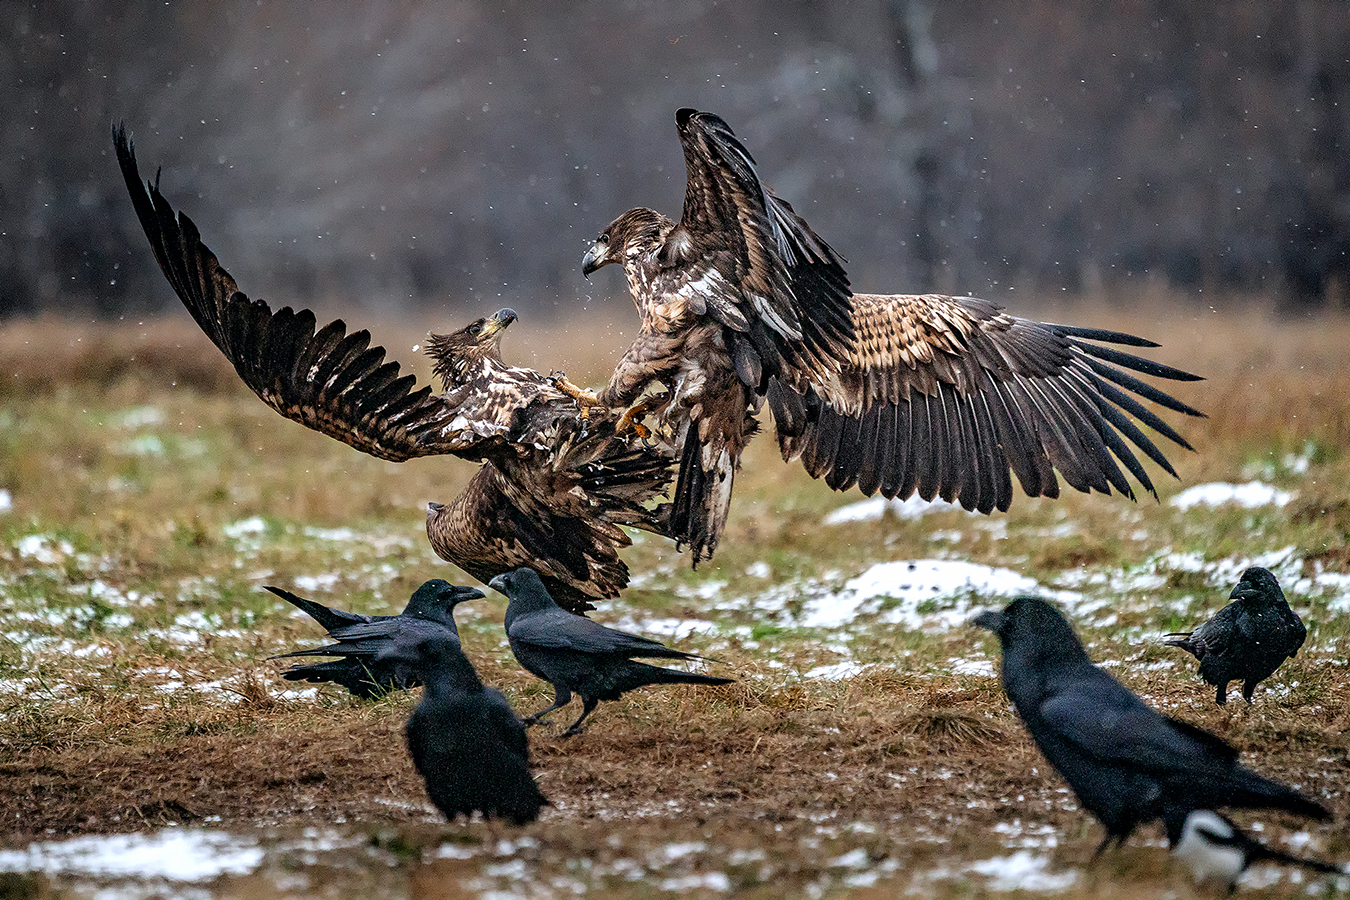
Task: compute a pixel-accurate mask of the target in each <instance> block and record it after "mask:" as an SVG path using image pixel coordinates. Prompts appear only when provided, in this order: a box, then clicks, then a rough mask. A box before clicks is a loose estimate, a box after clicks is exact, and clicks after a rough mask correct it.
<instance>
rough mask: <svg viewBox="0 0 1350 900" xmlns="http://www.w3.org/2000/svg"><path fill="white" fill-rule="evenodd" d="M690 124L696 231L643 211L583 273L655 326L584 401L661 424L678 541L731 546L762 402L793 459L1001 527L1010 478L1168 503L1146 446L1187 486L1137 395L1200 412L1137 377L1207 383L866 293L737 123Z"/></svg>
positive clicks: (1101, 335) (994, 309)
mask: <svg viewBox="0 0 1350 900" xmlns="http://www.w3.org/2000/svg"><path fill="white" fill-rule="evenodd" d="M675 121H676V125H677V127H678V130H679V135H680V143H681V145H682V146H683V148H684V159H685V164H686V168H687V170H688V182H687V187H686V190H685V197H684V212H683V215H682V217H681V219H680V221H679V222H673V221H671V220H670V219H669V218H667V217H666V216H664V215H662V214H660V213H658V212H655V211H653V210H650V209H642V208H639V209H633V210H629V211H628V212H626V213H624V214H623V215H621V216H619V217H618V218H617V219H615V220H614V221H613V222H612V223H610V225H609V226H608V227H607V228H606V229H605V230H604V231H603V232H602V233H601V235H600V237H599V238H598V239H597V240H596V242H595V243H594V245H593V246H592V247H591V248H590V249H589V250H587V252H586V255H585V257H584V259H583V261H582V273H583V274H585V275H589V274H590V273H592V272H594V271H595V270H597V269H599V268H600V267H601V266H605V265H609V264H610V263H615V264H618V265H622V266H623V269H624V273H625V275H626V276H627V281H628V288H629V291H630V293H631V294H632V297H633V302H634V304H635V305H636V306H637V309H638V313H639V315H640V316H641V320H642V321H641V328H640V330H639V332H638V336H637V338H636V339H635V340H634V341H633V344H632V346H631V347H629V348H628V351H627V352H626V353H625V354H624V356H623V358H622V359H621V360H620V362H619V364H618V366H617V367H616V369H615V371H614V374H613V376H612V377H611V378H610V381H609V384H608V385H607V386H606V387H605V388H604V389H603V390H602V391H601V392H600V393H599V394H598V395H589V394H586V393H585V392H583V393H582V396H581V398H580V399H581V401H582V402H586V403H592V402H594V403H598V404H600V405H603V406H605V407H615V408H622V407H628V409H627V410H626V411H625V412H624V414H623V416H622V418H621V419H620V425H621V426H622V425H627V424H628V423H629V422H631V421H636V420H637V419H638V418H640V417H641V416H642V415H643V414H646V413H653V414H656V415H657V422H658V423H659V425H660V426H661V427H659V428H658V431H660V432H664V434H665V435H667V436H668V438H669V439H670V440H671V441H672V442H673V443H674V445H675V451H674V452H675V453H677V454H678V455H679V456H680V470H679V475H678V480H677V483H676V488H675V495H674V498H673V503H672V510H671V518H670V522H669V529H670V534H671V536H672V537H674V538H675V539H676V540H678V541H681V542H683V543H686V544H688V545H689V546H690V548H691V549H692V551H693V558H694V562H695V564H697V562H698V561H699V560H700V559H702V558H706V557H708V556H711V555H712V553H713V551H714V550H715V549H716V547H717V542H718V538H719V536H720V534H721V532H722V528H723V526H724V525H725V523H726V516H727V511H728V508H729V506H730V503H731V487H732V482H733V479H734V476H735V472H736V469H737V468H738V466H739V461H740V456H741V452H742V450H744V448H745V446H746V443H747V441H749V439H750V437H751V436H752V435H753V434H754V433H755V431H756V427H757V422H756V420H755V414H756V413H757V412H758V411H759V409H760V408H761V407H762V405H763V404H764V403H765V402H766V401H767V403H768V406H769V409H770V412H771V414H772V416H773V420H774V424H775V426H776V429H777V434H778V443H779V449H780V450H781V452H782V455H783V459H784V460H785V461H791V460H792V459H794V458H800V459H801V461H802V463H803V465H804V466H805V468H806V470H807V471H808V472H809V473H811V475H812V476H813V477H816V478H821V477H823V478H825V480H826V483H827V484H829V486H830V487H831V488H833V489H835V490H847V489H849V488H851V487H853V486H854V485H857V486H858V487H859V488H860V489H861V490H862V492H863V493H864V494H867V495H869V496H870V495H872V494H874V493H876V492H878V491H880V492H881V494H882V495H883V496H885V497H888V498H889V497H908V496H910V495H911V494H914V493H918V495H919V496H921V497H923V498H924V499H926V500H931V499H933V498H934V497H941V498H943V499H944V500H947V501H955V502H959V503H960V504H961V505H962V506H963V507H964V508H965V509H968V510H979V511H980V512H983V513H988V512H990V511H992V510H994V509H998V510H1001V511H1002V510H1006V509H1007V508H1008V506H1009V504H1010V503H1011V502H1012V481H1011V478H1010V471H1011V474H1013V475H1016V476H1017V480H1018V481H1019V483H1020V484H1021V485H1022V489H1023V491H1025V492H1026V494H1027V495H1028V496H1032V497H1036V496H1046V497H1055V496H1058V494H1059V482H1058V480H1057V479H1056V476H1055V472H1056V470H1057V471H1058V472H1059V473H1060V475H1061V476H1062V477H1063V478H1064V480H1065V481H1066V482H1067V483H1068V484H1069V485H1070V486H1072V487H1074V488H1076V489H1077V490H1080V491H1084V492H1088V491H1092V490H1097V491H1101V492H1102V493H1107V494H1109V493H1111V491H1112V490H1113V489H1114V490H1115V491H1118V492H1119V493H1122V494H1124V495H1126V496H1128V497H1131V498H1133V497H1134V492H1133V490H1132V489H1131V487H1130V483H1129V480H1128V479H1127V478H1126V476H1125V474H1124V473H1123V472H1122V471H1121V465H1123V466H1124V467H1125V469H1127V470H1128V471H1129V472H1130V473H1131V474H1133V475H1134V477H1135V478H1136V479H1137V480H1138V481H1139V483H1140V484H1141V485H1142V486H1143V487H1144V489H1145V490H1147V491H1149V492H1150V493H1152V494H1154V496H1155V497H1156V496H1157V491H1156V490H1155V489H1154V487H1153V483H1152V481H1150V479H1149V476H1148V473H1147V472H1146V471H1145V470H1144V467H1143V465H1142V464H1141V463H1140V462H1139V460H1138V459H1137V458H1136V456H1135V452H1134V450H1133V449H1132V448H1131V447H1130V444H1133V445H1134V447H1135V448H1138V450H1140V451H1142V452H1143V454H1144V455H1145V456H1147V457H1148V458H1149V459H1151V460H1153V461H1154V462H1155V463H1157V464H1158V465H1159V466H1161V467H1162V468H1163V469H1164V470H1165V471H1166V472H1168V473H1169V474H1172V475H1173V476H1175V475H1176V472H1175V470H1174V469H1173V468H1172V466H1171V464H1170V463H1168V461H1167V458H1166V457H1165V456H1164V455H1163V453H1162V451H1160V450H1159V449H1158V448H1157V446H1156V445H1155V444H1154V443H1153V442H1152V440H1150V438H1149V437H1148V436H1147V435H1146V434H1145V433H1144V432H1143V431H1142V430H1140V428H1139V427H1138V425H1136V424H1135V423H1134V422H1133V421H1131V419H1130V417H1131V416H1132V417H1134V419H1136V420H1138V421H1139V422H1141V423H1143V424H1144V425H1147V426H1148V427H1150V428H1152V429H1153V430H1154V431H1156V432H1157V433H1159V434H1161V435H1163V436H1164V437H1166V438H1167V439H1169V440H1171V441H1173V442H1174V443H1176V444H1178V445H1180V446H1182V447H1185V448H1187V449H1191V447H1190V445H1189V444H1188V443H1187V442H1186V440H1185V439H1184V438H1182V437H1181V435H1179V434H1178V433H1177V432H1176V431H1175V430H1173V429H1172V428H1171V427H1170V426H1169V425H1168V424H1167V423H1166V422H1164V421H1163V420H1162V419H1161V418H1160V417H1159V416H1158V415H1157V414H1155V413H1154V412H1152V411H1150V410H1149V409H1148V408H1146V407H1145V406H1143V405H1142V404H1141V403H1140V402H1139V401H1138V400H1137V399H1136V396H1137V397H1142V398H1144V399H1147V400H1150V401H1153V402H1154V403H1157V404H1159V405H1161V406H1163V407H1166V408H1168V409H1171V410H1174V411H1176V412H1180V413H1185V414H1186V415H1192V416H1200V415H1202V413H1200V412H1198V411H1197V410H1195V409H1192V408H1191V407H1190V406H1188V405H1186V404H1185V403H1182V402H1180V401H1179V400H1176V399H1174V398H1173V397H1170V396H1168V395H1167V394H1166V393H1164V392H1163V391H1161V390H1159V389H1158V388H1156V387H1153V386H1152V385H1150V384H1147V383H1145V382H1143V381H1141V380H1140V379H1138V378H1136V377H1135V376H1134V375H1131V374H1130V372H1131V371H1133V372H1139V373H1143V374H1145V375H1151V376H1153V377H1155V378H1165V379H1171V380H1176V381H1194V380H1198V377H1197V376H1195V375H1191V374H1189V373H1186V372H1183V371H1180V370H1179V369H1174V368H1171V367H1169V366H1164V365H1160V364H1158V363H1155V362H1151V361H1149V360H1146V359H1142V358H1140V357H1138V356H1134V355H1132V354H1129V353H1125V352H1122V351H1120V350H1117V349H1114V348H1112V347H1110V346H1103V344H1117V345H1125V346H1130V347H1156V346H1157V344H1154V343H1153V342H1151V341H1147V340H1144V339H1142V338H1138V337H1134V336H1132V335H1128V334H1121V333H1118V332H1114V331H1104V330H1101V329H1095V328H1078V327H1073V326H1066V325H1049V324H1044V323H1041V322H1033V321H1030V320H1028V319H1022V318H1018V317H1016V316H1011V315H1008V314H1007V313H1005V312H1003V310H1002V309H1001V308H1000V307H998V306H997V305H995V304H993V303H990V302H988V301H985V300H978V299H975V298H973V297H947V296H940V295H936V294H927V295H921V296H911V295H879V294H854V293H852V291H851V290H850V288H849V282H848V278H847V276H846V274H845V271H844V265H843V261H842V260H841V258H840V257H839V256H838V254H836V253H835V252H834V250H832V249H831V248H830V246H829V245H828V244H826V243H825V242H824V241H823V240H821V239H820V238H819V237H817V236H816V234H815V233H814V232H812V230H811V229H810V227H809V226H808V225H807V224H806V222H805V221H803V220H802V219H801V217H800V216H798V215H797V214H796V213H795V212H793V209H792V207H791V206H790V205H789V204H788V203H786V202H785V201H783V200H780V199H779V198H778V197H776V196H774V195H773V193H771V192H770V191H769V190H768V189H766V188H765V187H764V186H763V185H762V184H761V183H760V181H759V177H758V175H757V174H756V172H755V163H754V160H753V159H752V158H751V156H750V154H749V152H748V151H747V150H746V149H745V147H744V146H742V144H741V143H740V141H739V140H737V138H736V136H735V135H734V134H733V133H732V131H731V129H730V128H729V127H728V126H727V124H726V122H724V121H723V120H722V119H720V118H719V117H717V116H715V115H713V114H711V113H704V112H697V111H695V110H692V109H681V110H680V111H679V112H677V113H676V114H675ZM1127 370H1129V371H1127ZM656 385H661V386H664V388H665V391H664V392H663V393H661V394H658V395H655V396H650V395H649V396H648V397H646V398H643V395H644V392H646V391H647V389H648V388H649V387H653V386H656ZM1132 395H1135V396H1132ZM1127 441H1128V443H1127Z"/></svg>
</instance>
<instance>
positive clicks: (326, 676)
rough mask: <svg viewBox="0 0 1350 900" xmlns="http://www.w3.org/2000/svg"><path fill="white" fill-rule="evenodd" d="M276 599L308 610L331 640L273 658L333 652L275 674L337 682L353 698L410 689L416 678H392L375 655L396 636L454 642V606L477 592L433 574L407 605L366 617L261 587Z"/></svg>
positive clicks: (478, 594) (456, 633)
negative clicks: (437, 635) (433, 636)
mask: <svg viewBox="0 0 1350 900" xmlns="http://www.w3.org/2000/svg"><path fill="white" fill-rule="evenodd" d="M267 589H268V590H269V591H271V592H272V593H274V594H276V595H277V596H278V597H280V598H281V599H283V600H285V601H286V602H288V603H291V604H293V605H295V606H297V607H299V608H300V609H301V610H303V611H305V612H306V613H308V614H309V615H310V616H311V617H312V618H313V619H314V620H315V621H317V622H318V623H319V624H320V625H322V626H323V627H324V629H325V630H326V631H327V632H328V636H329V637H331V638H333V639H334V640H335V641H337V643H336V644H327V645H325V646H323V647H315V648H313V649H306V650H295V651H293V652H291V653H283V654H281V655H280V656H274V657H272V658H273V659H287V658H290V657H293V656H334V657H337V658H336V659H331V660H327V661H325V662H320V663H310V664H309V665H303V666H291V667H290V668H289V669H287V670H286V671H285V672H282V673H281V677H282V678H285V679H286V680H287V681H309V682H315V683H321V682H325V681H331V682H333V683H334V684H340V685H342V686H343V687H345V688H346V689H347V690H349V691H351V692H352V693H353V694H355V695H356V696H358V697H362V698H366V699H369V698H371V697H378V696H380V695H381V694H385V693H388V692H389V691H391V690H403V689H406V688H410V687H416V686H417V685H418V684H420V682H418V681H416V680H413V681H407V680H405V679H403V678H399V677H397V676H396V674H395V672H394V670H393V668H392V667H391V666H389V665H387V664H385V663H382V662H380V661H379V659H378V658H377V657H378V656H379V653H380V651H381V650H385V649H387V648H388V647H389V646H390V645H391V644H393V642H394V640H395V639H396V638H397V637H398V636H399V635H401V634H404V633H407V632H413V633H417V634H433V633H444V634H445V635H446V636H447V637H448V638H449V640H451V641H453V642H454V644H455V646H457V647H458V646H459V631H458V630H457V629H456V628H455V618H454V610H455V607H456V606H458V605H459V604H460V603H463V602H464V601H465V600H477V599H478V598H480V597H482V596H483V592H482V591H480V590H478V589H477V588H470V587H459V586H457V585H453V584H450V583H449V582H448V581H443V580H441V579H439V578H433V579H432V580H430V581H428V582H426V583H425V584H423V585H422V586H421V587H419V588H418V589H417V590H415V591H413V595H412V597H410V598H409V599H408V605H407V606H406V607H405V608H404V610H403V612H401V613H399V614H398V615H397V616H367V615H362V614H361V613H351V612H344V611H342V610H340V609H332V608H330V607H327V606H324V605H323V604H321V603H315V602H314V601H313V600H306V599H305V598H303V597H297V596H295V594H292V593H291V592H290V591H284V590H282V589H281V588H278V587H272V586H270V585H268V586H267Z"/></svg>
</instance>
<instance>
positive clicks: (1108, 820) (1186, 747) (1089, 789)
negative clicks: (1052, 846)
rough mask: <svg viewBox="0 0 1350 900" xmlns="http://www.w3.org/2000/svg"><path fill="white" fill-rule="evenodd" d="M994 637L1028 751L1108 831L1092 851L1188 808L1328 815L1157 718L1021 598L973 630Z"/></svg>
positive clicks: (1190, 730)
mask: <svg viewBox="0 0 1350 900" xmlns="http://www.w3.org/2000/svg"><path fill="white" fill-rule="evenodd" d="M971 624H973V625H977V626H979V627H981V628H987V629H989V630H990V631H992V632H994V634H996V635H998V639H999V643H1000V644H1001V645H1002V647H1003V689H1004V690H1005V691H1006V692H1007V694H1008V698H1009V699H1010V700H1012V702H1013V706H1015V707H1017V713H1018V715H1019V716H1021V718H1022V722H1023V724H1025V725H1026V729H1027V731H1029V732H1030V733H1031V737H1032V738H1033V739H1034V740H1035V741H1036V746H1038V747H1039V748H1040V749H1041V752H1042V753H1043V754H1045V758H1046V759H1048V760H1049V761H1050V764H1051V765H1053V766H1054V767H1055V768H1056V769H1058V770H1059V773H1060V774H1061V775H1062V776H1064V779H1065V780H1066V781H1068V782H1069V786H1070V787H1072V788H1073V791H1074V793H1075V794H1077V795H1078V800H1079V802H1080V803H1082V805H1083V808H1085V809H1086V810H1088V811H1089V812H1091V813H1092V814H1093V815H1094V816H1096V817H1097V818H1098V820H1100V821H1101V823H1102V825H1104V826H1105V827H1106V837H1105V839H1104V840H1103V841H1102V842H1101V845H1100V846H1098V848H1097V852H1098V853H1101V852H1102V851H1103V850H1105V849H1106V847H1107V846H1108V845H1109V844H1110V843H1111V842H1112V841H1115V842H1116V843H1122V842H1124V840H1125V839H1126V838H1127V837H1129V835H1130V833H1131V832H1132V831H1134V829H1135V827H1136V826H1137V825H1140V824H1142V823H1144V822H1149V821H1152V820H1154V819H1157V818H1160V817H1162V816H1164V815H1172V816H1177V815H1180V816H1182V817H1184V816H1185V814H1186V813H1189V812H1190V811H1191V810H1195V809H1217V808H1220V807H1245V808H1251V809H1282V810H1286V811H1288V812H1292V813H1297V814H1299V815H1304V816H1312V817H1315V818H1319V819H1325V818H1329V815H1330V814H1329V813H1328V812H1327V811H1326V810H1325V809H1324V808H1323V807H1322V806H1321V805H1319V804H1318V803H1316V802H1314V801H1312V800H1309V799H1308V798H1306V797H1304V796H1303V795H1301V794H1299V793H1298V792H1297V791H1295V790H1293V789H1292V788H1289V787H1286V786H1284V785H1282V784H1279V783H1278V782H1275V781H1271V780H1270V779H1267V778H1263V777H1261V776H1260V775H1258V774H1256V773H1255V772H1253V771H1251V770H1250V769H1246V768H1243V767H1242V766H1241V765H1239V764H1238V761H1237V751H1236V750H1234V749H1233V748H1232V747H1230V746H1229V745H1228V744H1227V743H1226V742H1225V741H1224V740H1223V739H1221V738H1219V737H1216V736H1215V735H1212V734H1210V733H1209V732H1207V731H1205V730H1203V729H1200V728H1197V727H1195V726H1194V725H1188V724H1187V723H1185V722H1181V721H1178V720H1176V719H1173V718H1170V717H1167V716H1162V715H1159V714H1158V713H1156V712H1154V711H1153V710H1152V709H1150V708H1149V707H1147V706H1145V705H1144V703H1143V701H1142V700H1140V699H1139V698H1138V697H1136V696H1135V695H1134V694H1132V693H1131V692H1130V691H1129V690H1128V689H1127V688H1126V687H1125V686H1124V685H1122V684H1121V683H1120V682H1118V681H1116V680H1115V679H1114V678H1112V677H1111V676H1110V675H1108V674H1106V673H1105V672H1103V671H1102V670H1101V669H1098V668H1097V667H1096V666H1094V665H1093V664H1092V660H1090V659H1088V655H1087V653H1086V652H1085V651H1084V650H1083V645H1082V644H1081V643H1079V641H1078V638H1077V636H1076V635H1075V634H1074V633H1073V629H1072V628H1071V627H1070V626H1069V623H1068V622H1067V621H1066V620H1065V619H1064V617H1063V616H1062V615H1060V613H1059V612H1058V611H1057V610H1056V609H1055V608H1054V607H1052V606H1051V605H1050V604H1049V603H1046V602H1045V601H1044V600H1037V599H1034V598H1031V597H1019V598H1018V599H1016V600H1014V601H1013V602H1012V603H1010V604H1008V606H1007V608H1006V609H1004V610H1003V612H985V613H981V614H980V615H978V616H976V617H975V618H974V619H973V620H972V623H971Z"/></svg>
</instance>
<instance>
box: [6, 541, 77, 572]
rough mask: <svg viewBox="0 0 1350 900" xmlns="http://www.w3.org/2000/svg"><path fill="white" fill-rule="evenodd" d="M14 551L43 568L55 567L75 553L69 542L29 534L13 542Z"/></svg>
mask: <svg viewBox="0 0 1350 900" xmlns="http://www.w3.org/2000/svg"><path fill="white" fill-rule="evenodd" d="M14 549H15V550H18V551H19V555H20V556H22V557H23V558H24V559H31V560H33V561H34V562H36V563H41V564H42V565H44V566H52V565H56V564H57V563H59V562H62V561H64V560H65V559H66V558H67V557H68V556H70V555H71V554H72V553H74V552H75V548H74V547H73V546H72V545H71V543H70V541H59V540H56V539H54V538H53V537H52V536H51V535H47V534H30V535H27V536H25V537H21V538H19V539H18V540H17V541H15V542H14Z"/></svg>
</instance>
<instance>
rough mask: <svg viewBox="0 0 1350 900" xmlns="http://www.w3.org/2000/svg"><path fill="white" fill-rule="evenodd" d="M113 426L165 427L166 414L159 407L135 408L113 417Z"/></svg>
mask: <svg viewBox="0 0 1350 900" xmlns="http://www.w3.org/2000/svg"><path fill="white" fill-rule="evenodd" d="M110 418H111V419H112V424H113V425H116V426H118V427H121V428H132V429H135V428H144V427H145V426H147V425H163V424H164V412H163V410H161V409H160V408H159V407H157V406H133V407H131V408H129V409H124V410H122V411H121V412H119V413H115V414H113V415H112V416H111V417H110Z"/></svg>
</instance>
